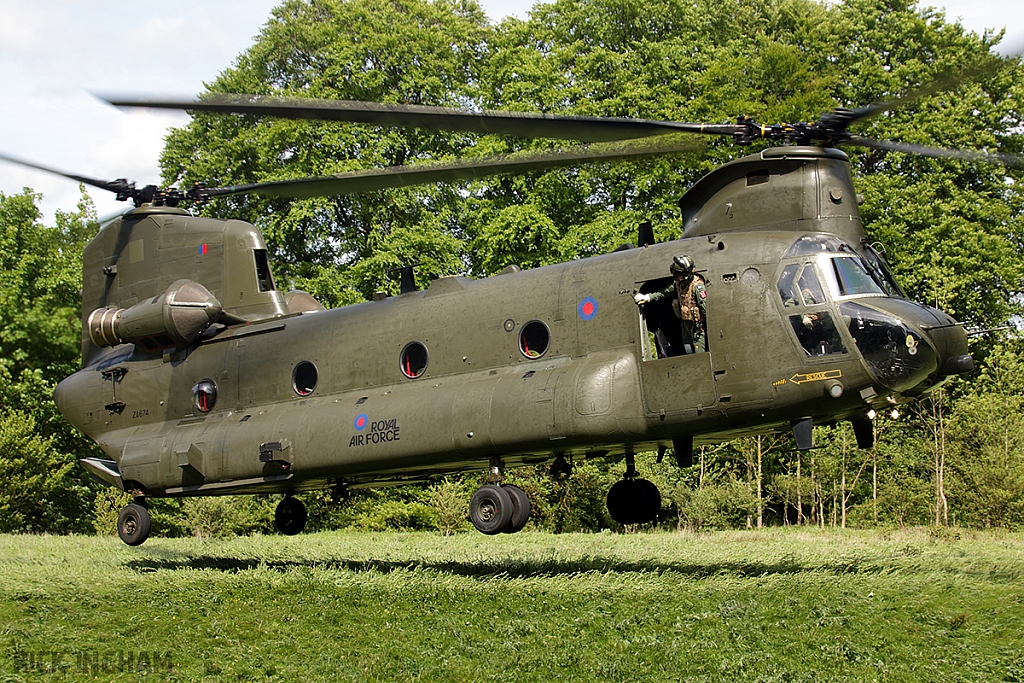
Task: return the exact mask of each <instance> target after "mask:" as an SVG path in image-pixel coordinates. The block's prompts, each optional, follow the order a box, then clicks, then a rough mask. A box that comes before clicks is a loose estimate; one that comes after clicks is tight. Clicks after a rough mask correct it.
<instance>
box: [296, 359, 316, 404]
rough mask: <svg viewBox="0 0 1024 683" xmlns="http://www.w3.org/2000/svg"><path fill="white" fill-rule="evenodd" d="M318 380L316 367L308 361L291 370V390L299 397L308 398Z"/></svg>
mask: <svg viewBox="0 0 1024 683" xmlns="http://www.w3.org/2000/svg"><path fill="white" fill-rule="evenodd" d="M319 378H320V373H318V372H317V369H316V366H315V365H313V363H312V362H310V361H308V360H304V361H302V362H301V363H299V364H298V365H296V366H295V369H294V370H292V389H294V390H295V393H296V394H298V395H299V396H309V395H310V394H312V393H313V390H314V389H316V382H317V380H318V379H319Z"/></svg>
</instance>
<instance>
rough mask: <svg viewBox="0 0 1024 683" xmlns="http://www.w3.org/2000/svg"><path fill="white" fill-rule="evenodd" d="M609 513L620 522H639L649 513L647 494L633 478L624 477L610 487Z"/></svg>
mask: <svg viewBox="0 0 1024 683" xmlns="http://www.w3.org/2000/svg"><path fill="white" fill-rule="evenodd" d="M606 502H607V504H608V514H609V515H611V517H612V519H614V520H615V521H616V522H618V523H619V524H622V525H623V526H625V525H627V524H639V523H640V522H641V521H642V520H643V518H644V516H645V515H646V513H647V495H646V492H645V491H644V489H643V487H642V486H641V485H640V484H638V483H637V482H636V481H634V480H631V479H623V480H622V481H617V482H615V483H614V484H612V487H611V488H610V489H608V498H607V501H606Z"/></svg>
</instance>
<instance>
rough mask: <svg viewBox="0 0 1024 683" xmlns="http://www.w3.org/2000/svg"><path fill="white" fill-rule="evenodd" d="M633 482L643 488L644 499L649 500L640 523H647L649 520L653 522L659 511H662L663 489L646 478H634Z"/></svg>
mask: <svg viewBox="0 0 1024 683" xmlns="http://www.w3.org/2000/svg"><path fill="white" fill-rule="evenodd" d="M633 482H634V483H635V484H636V485H637V486H639V487H640V488H641V489H642V490H643V492H644V499H645V500H646V501H647V505H646V509H645V511H644V514H643V517H642V518H641V520H640V522H639V523H640V524H647V523H648V522H653V521H654V520H656V519H657V518H658V513H659V512H661V491H659V490H658V487H657V486H655V485H654V484H653V483H652V482H650V481H648V480H646V479H634V480H633Z"/></svg>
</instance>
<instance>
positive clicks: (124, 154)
mask: <svg viewBox="0 0 1024 683" xmlns="http://www.w3.org/2000/svg"><path fill="white" fill-rule="evenodd" d="M279 2H280V0H177V2H174V3H168V2H165V1H159V2H158V1H154V0H135V1H134V2H132V3H130V6H131V9H130V11H126V9H125V7H126V6H125V5H124V4H123V3H111V2H109V0H103V1H100V0H33V1H32V2H25V0H0V16H2V17H3V21H2V22H0V86H2V87H0V152H2V153H4V154H7V155H9V156H15V157H20V158H23V159H26V160H30V161H35V162H37V163H40V164H43V165H46V166H50V167H54V168H57V169H60V170H63V171H67V172H70V173H76V174H79V175H84V176H89V177H93V178H100V179H104V180H110V179H115V178H122V177H124V178H128V179H130V180H135V181H136V182H137V183H138V185H139V186H142V185H145V184H147V183H157V182H159V179H160V173H159V167H158V163H157V160H158V158H159V155H160V150H161V148H162V146H163V137H164V135H165V134H166V132H167V129H168V127H171V126H181V125H184V124H185V123H187V121H188V116H187V115H186V114H184V113H169V112H163V113H160V112H154V111H147V110H139V111H132V112H126V111H122V110H119V109H116V108H114V107H111V106H109V105H107V104H105V103H103V102H100V101H99V100H97V99H96V98H95V97H93V96H92V95H91V94H90V93H131V94H139V95H149V94H152V95H174V96H181V95H195V94H198V93H200V92H201V91H202V90H203V84H204V83H205V82H209V81H212V80H213V79H215V78H216V77H217V75H218V74H219V73H220V72H221V71H222V70H224V69H225V68H227V67H229V66H230V65H231V64H232V62H233V61H234V59H235V58H236V57H237V56H238V55H239V54H240V53H241V52H243V51H244V50H245V49H246V48H248V47H249V46H250V45H251V44H252V43H253V40H254V38H255V37H256V36H257V35H258V34H259V32H260V29H261V27H262V26H263V24H264V23H265V22H266V20H267V18H268V17H269V16H270V11H271V9H272V8H273V7H274V6H275V5H277V4H279ZM922 4H923V5H931V6H936V7H943V8H945V10H946V16H947V19H953V18H959V19H960V20H961V22H962V23H963V25H964V26H965V27H966V28H968V29H970V30H973V31H977V32H981V31H983V30H984V29H986V28H996V29H1001V28H1004V27H1005V28H1007V37H1006V39H1004V41H1003V42H1004V44H1006V45H1012V46H1020V45H1024V2H1021V0H947V1H946V2H942V0H935V1H934V2H928V0H924V1H923V2H922ZM481 5H482V6H483V8H484V10H485V12H486V13H487V15H488V17H489V18H490V19H491V20H492V21H499V20H501V19H502V18H504V17H505V16H508V15H514V16H518V17H520V18H525V17H526V15H527V14H528V12H529V10H530V7H531V6H532V5H533V1H532V0H481ZM23 187H31V188H32V189H33V190H35V191H36V192H40V193H42V194H43V201H42V203H41V205H40V206H41V209H42V211H43V215H44V221H45V222H47V223H51V222H52V220H53V214H54V211H55V210H57V209H62V210H72V209H74V208H75V205H76V203H77V201H78V197H79V194H78V186H77V183H75V182H74V181H71V180H66V179H62V178H60V177H57V176H52V175H49V174H46V173H42V172H39V171H33V170H30V169H25V168H22V167H19V166H14V165H11V164H8V163H3V162H0V192H3V193H5V194H8V195H10V194H15V193H18V192H20V191H21V189H22V188H23ZM89 194H90V196H91V197H92V198H93V200H94V202H95V204H96V208H97V212H98V213H99V215H100V216H101V217H102V216H105V215H111V214H115V213H120V212H121V211H123V210H124V209H126V208H127V206H126V205H125V204H123V203H119V202H117V201H115V200H114V199H113V196H112V195H111V194H110V193H108V192H105V191H103V190H95V189H94V190H89Z"/></svg>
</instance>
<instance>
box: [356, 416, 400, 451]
mask: <svg viewBox="0 0 1024 683" xmlns="http://www.w3.org/2000/svg"><path fill="white" fill-rule="evenodd" d="M398 436H399V435H398V419H397V418H392V419H390V420H377V421H376V422H371V423H370V431H368V432H366V433H363V434H353V435H352V438H351V439H350V440H349V442H348V445H349V448H351V447H352V446H366V445H368V444H372V443H388V442H391V441H398V440H399V439H398Z"/></svg>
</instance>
